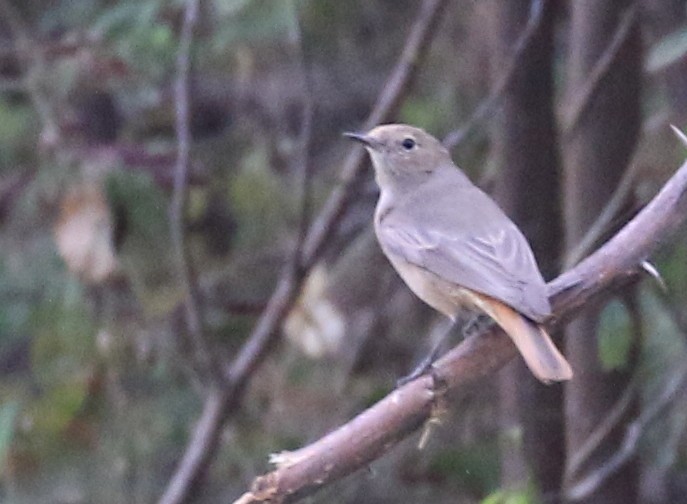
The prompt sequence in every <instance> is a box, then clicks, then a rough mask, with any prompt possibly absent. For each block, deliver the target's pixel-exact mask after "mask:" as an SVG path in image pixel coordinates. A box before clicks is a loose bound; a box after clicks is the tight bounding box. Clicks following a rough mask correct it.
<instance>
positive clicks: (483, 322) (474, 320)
mask: <svg viewBox="0 0 687 504" xmlns="http://www.w3.org/2000/svg"><path fill="white" fill-rule="evenodd" d="M495 323H496V322H494V320H493V319H492V318H491V317H489V316H488V315H485V314H484V313H474V314H473V315H472V316H471V317H470V319H469V320H468V322H467V323H466V324H465V325H463V329H462V333H463V338H467V337H468V336H470V335H471V334H475V333H480V332H482V331H484V330H485V329H487V328H489V327H491V326H492V325H494V324H495Z"/></svg>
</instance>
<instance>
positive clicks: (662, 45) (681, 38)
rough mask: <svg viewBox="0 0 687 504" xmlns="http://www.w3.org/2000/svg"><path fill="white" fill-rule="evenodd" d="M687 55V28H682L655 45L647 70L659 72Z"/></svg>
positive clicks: (648, 59)
mask: <svg viewBox="0 0 687 504" xmlns="http://www.w3.org/2000/svg"><path fill="white" fill-rule="evenodd" d="M685 55H687V28H681V29H679V30H677V31H675V32H673V33H671V34H669V35H667V36H665V37H663V38H662V39H661V40H660V41H658V42H657V43H656V44H654V45H653V47H652V48H651V49H650V50H649V56H648V57H647V60H646V70H647V72H657V71H659V70H662V69H664V68H665V67H667V66H669V65H671V64H673V63H675V62H676V61H677V60H679V59H680V58H683V57H684V56H685Z"/></svg>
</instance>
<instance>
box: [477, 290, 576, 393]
mask: <svg viewBox="0 0 687 504" xmlns="http://www.w3.org/2000/svg"><path fill="white" fill-rule="evenodd" d="M483 301H486V300H483ZM485 304H487V305H488V310H485V311H487V313H488V315H489V316H490V317H491V318H493V319H494V320H495V321H496V323H497V324H498V325H499V326H501V328H502V329H503V330H504V331H505V332H506V334H508V336H510V338H511V339H512V340H513V343H515V346H516V347H517V348H518V350H519V351H520V354H521V355H522V357H523V359H525V363H526V364H527V367H528V368H530V371H532V374H534V376H536V377H537V378H538V379H539V380H541V381H542V382H544V383H551V382H554V381H565V380H569V379H571V378H572V376H573V371H572V368H571V367H570V364H569V363H568V361H567V360H565V357H563V355H561V353H560V352H559V351H558V349H557V348H556V346H555V345H554V344H553V341H551V338H550V337H549V335H548V334H547V333H546V331H545V330H544V328H543V327H541V326H540V325H538V324H537V323H535V322H533V321H532V320H530V319H528V318H527V317H525V316H523V315H521V314H520V313H518V312H517V311H515V310H513V309H512V308H511V307H509V306H507V305H505V304H503V303H501V302H500V301H497V300H495V299H493V298H489V300H488V302H487V303H485ZM485 308H486V306H485Z"/></svg>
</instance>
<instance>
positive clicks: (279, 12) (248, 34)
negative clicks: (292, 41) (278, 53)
mask: <svg viewBox="0 0 687 504" xmlns="http://www.w3.org/2000/svg"><path fill="white" fill-rule="evenodd" d="M236 7H237V8H236V9H234V10H232V9H228V10H225V12H227V13H228V14H229V15H227V16H225V17H224V18H223V19H222V24H221V26H220V28H219V31H218V33H217V34H216V36H215V39H216V41H215V48H214V49H215V51H217V50H223V49H226V47H227V46H228V45H232V44H235V43H237V42H253V43H256V42H259V43H266V42H269V41H270V40H272V39H275V38H278V37H282V36H284V35H285V34H286V33H287V32H288V30H289V27H290V25H291V19H292V18H291V16H290V15H289V14H290V9H289V5H288V2H284V1H280V2H275V1H274V0H252V1H250V2H244V3H243V5H240V6H239V5H237V6H236Z"/></svg>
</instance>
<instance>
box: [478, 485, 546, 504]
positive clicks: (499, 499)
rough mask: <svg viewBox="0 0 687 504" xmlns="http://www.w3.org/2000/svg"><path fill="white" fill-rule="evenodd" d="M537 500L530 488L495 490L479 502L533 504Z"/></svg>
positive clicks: (482, 503)
mask: <svg viewBox="0 0 687 504" xmlns="http://www.w3.org/2000/svg"><path fill="white" fill-rule="evenodd" d="M537 502H539V500H538V499H537V498H536V497H535V493H534V492H533V491H532V489H531V488H529V487H528V488H525V489H520V490H497V491H496V492H494V493H492V494H490V495H488V496H487V497H486V498H485V499H483V500H482V502H481V504H535V503H537Z"/></svg>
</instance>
